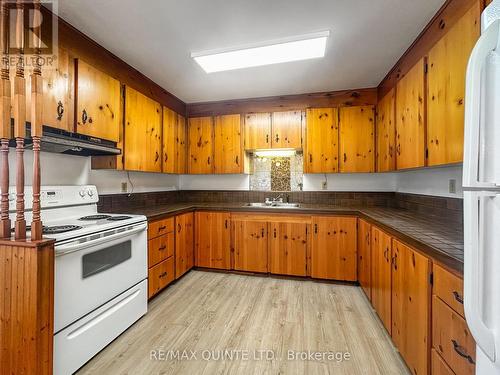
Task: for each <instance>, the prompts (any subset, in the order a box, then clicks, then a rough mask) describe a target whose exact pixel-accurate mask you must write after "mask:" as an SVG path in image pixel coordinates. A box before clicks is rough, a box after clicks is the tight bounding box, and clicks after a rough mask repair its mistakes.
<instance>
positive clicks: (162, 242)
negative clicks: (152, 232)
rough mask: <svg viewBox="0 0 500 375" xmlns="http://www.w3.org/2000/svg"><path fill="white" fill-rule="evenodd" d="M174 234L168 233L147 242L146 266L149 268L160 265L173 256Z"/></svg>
mask: <svg viewBox="0 0 500 375" xmlns="http://www.w3.org/2000/svg"><path fill="white" fill-rule="evenodd" d="M174 247H175V243H174V234H173V233H169V234H165V235H164V236H160V237H156V238H153V239H152V240H149V241H148V264H149V267H153V266H154V265H156V264H158V263H160V262H161V261H163V260H165V259H167V258H168V257H171V256H172V255H174Z"/></svg>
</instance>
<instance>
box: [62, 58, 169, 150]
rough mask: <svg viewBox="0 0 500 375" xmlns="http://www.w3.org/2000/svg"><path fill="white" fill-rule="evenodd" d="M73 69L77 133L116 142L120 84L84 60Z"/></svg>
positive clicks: (119, 107) (76, 62)
mask: <svg viewBox="0 0 500 375" xmlns="http://www.w3.org/2000/svg"><path fill="white" fill-rule="evenodd" d="M75 65H76V72H77V73H76V82H77V87H76V131H77V133H80V134H86V135H89V136H92V137H97V138H103V139H108V140H110V141H114V142H118V141H119V134H120V133H119V131H120V126H121V110H122V109H121V85H120V82H119V81H118V80H116V79H114V78H113V77H111V76H109V75H107V74H105V73H103V72H101V71H100V70H97V69H95V68H94V67H92V66H91V65H89V64H87V63H85V62H84V61H83V60H75ZM127 104H128V100H127ZM138 110H139V108H137V109H136V111H138ZM69 121H71V119H70V120H69ZM160 121H161V119H160ZM141 125H142V126H144V123H142V124H141ZM160 125H161V122H160ZM143 147H144V146H143Z"/></svg>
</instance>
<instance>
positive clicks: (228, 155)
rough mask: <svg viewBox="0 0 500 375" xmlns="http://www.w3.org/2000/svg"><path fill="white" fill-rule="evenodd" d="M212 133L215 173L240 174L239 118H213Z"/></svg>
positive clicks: (241, 146) (241, 158) (228, 116)
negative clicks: (213, 134) (213, 135)
mask: <svg viewBox="0 0 500 375" xmlns="http://www.w3.org/2000/svg"><path fill="white" fill-rule="evenodd" d="M214 133H215V137H214V152H215V155H214V170H215V173H242V172H243V144H242V142H243V141H242V137H241V116H240V115H226V116H217V117H216V118H215V129H214Z"/></svg>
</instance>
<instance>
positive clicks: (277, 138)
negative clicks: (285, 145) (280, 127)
mask: <svg viewBox="0 0 500 375" xmlns="http://www.w3.org/2000/svg"><path fill="white" fill-rule="evenodd" d="M279 141H280V136H279V134H276V143H278V142H279Z"/></svg>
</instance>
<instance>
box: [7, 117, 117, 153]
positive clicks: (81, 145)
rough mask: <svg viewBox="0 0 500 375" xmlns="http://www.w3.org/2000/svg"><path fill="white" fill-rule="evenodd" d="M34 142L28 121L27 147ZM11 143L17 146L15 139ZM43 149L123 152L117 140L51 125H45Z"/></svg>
mask: <svg viewBox="0 0 500 375" xmlns="http://www.w3.org/2000/svg"><path fill="white" fill-rule="evenodd" d="M32 142H33V140H32V139H31V124H30V123H26V139H25V143H24V145H25V148H26V149H31V148H32V146H33V144H32ZM10 145H11V146H12V147H15V146H16V142H15V140H11V142H10ZM41 149H42V151H45V152H54V153H58V154H68V155H79V156H103V155H120V154H121V152H122V150H120V149H119V148H117V147H116V142H112V141H108V140H106V139H101V138H95V137H90V136H88V135H83V134H77V133H71V132H67V131H65V130H61V129H56V128H52V127H49V126H44V127H43V135H42V145H41Z"/></svg>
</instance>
